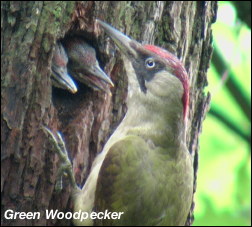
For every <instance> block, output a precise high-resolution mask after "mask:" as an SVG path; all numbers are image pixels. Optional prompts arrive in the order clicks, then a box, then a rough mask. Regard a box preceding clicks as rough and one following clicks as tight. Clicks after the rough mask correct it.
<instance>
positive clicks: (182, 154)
mask: <svg viewBox="0 0 252 227" xmlns="http://www.w3.org/2000/svg"><path fill="white" fill-rule="evenodd" d="M97 23H98V24H99V25H100V26H101V27H102V28H103V29H104V30H105V32H106V33H107V34H108V35H109V36H110V37H111V38H112V40H113V41H114V42H115V43H116V45H117V46H118V47H119V49H120V50H121V51H122V52H123V53H124V55H125V57H124V64H125V69H126V72H127V76H128V81H129V83H128V84H129V85H128V97H127V106H128V111H127V113H126V115H125V117H124V119H123V120H122V122H121V123H120V125H119V126H118V128H117V129H116V130H115V131H114V133H113V134H112V135H111V137H110V138H109V140H108V141H107V143H106V144H105V147H104V149H103V151H102V152H101V153H100V154H99V155H98V156H97V157H96V159H95V160H94V162H93V165H92V168H91V171H90V174H89V176H88V178H87V181H86V182H85V185H84V186H83V188H82V189H81V190H78V189H76V188H77V187H76V186H75V185H74V186H75V189H74V190H73V204H74V211H75V212H76V211H79V210H81V211H83V212H88V213H89V214H90V213H91V212H92V211H95V212H97V214H100V212H106V210H107V211H109V212H123V214H122V215H121V216H120V219H117V218H116V219H113V218H111V217H110V219H94V220H92V219H91V218H89V219H86V220H83V221H82V222H81V221H80V220H74V224H76V225H134V226H137V225H150V226H151V225H166V226H182V225H185V222H186V219H187V216H188V213H189V211H190V206H191V203H192V195H193V164H192V157H191V155H190V153H189V152H188V150H187V148H186V142H185V130H186V118H187V109H188V103H189V85H188V77H187V73H186V71H185V69H184V67H183V65H182V63H181V62H180V61H179V60H178V59H177V58H176V57H175V56H174V55H172V54H171V53H169V52H167V51H165V50H163V49H161V48H159V47H156V46H152V45H142V44H140V43H138V42H136V41H134V40H132V39H130V38H129V37H127V36H125V35H124V34H123V33H121V32H119V31H118V30H116V29H114V28H113V27H111V26H110V25H108V24H106V23H104V22H102V21H100V20H97ZM51 135H52V133H51ZM52 137H53V136H52ZM69 172H70V171H68V174H69ZM69 175H70V174H69ZM71 175H72V174H71ZM72 179H73V177H72Z"/></svg>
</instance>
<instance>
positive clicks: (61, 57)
mask: <svg viewBox="0 0 252 227" xmlns="http://www.w3.org/2000/svg"><path fill="white" fill-rule="evenodd" d="M67 63H68V57H67V55H66V52H65V49H64V47H63V46H62V44H61V43H60V42H57V43H56V46H55V50H54V53H53V58H52V84H53V85H54V86H55V87H59V88H62V89H66V90H69V91H70V92H72V93H76V92H77V87H76V85H75V83H74V81H73V79H72V78H71V77H70V76H69V74H68V72H67Z"/></svg>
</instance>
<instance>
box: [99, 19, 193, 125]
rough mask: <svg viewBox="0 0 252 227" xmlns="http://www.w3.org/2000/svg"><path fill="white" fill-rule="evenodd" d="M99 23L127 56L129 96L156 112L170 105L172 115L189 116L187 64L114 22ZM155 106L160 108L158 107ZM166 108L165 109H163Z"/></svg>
mask: <svg viewBox="0 0 252 227" xmlns="http://www.w3.org/2000/svg"><path fill="white" fill-rule="evenodd" d="M97 23H98V24H99V25H100V26H101V27H102V28H103V29H104V30H105V32H106V33H107V34H108V35H109V36H110V37H111V38H112V39H113V41H114V42H115V43H116V45H117V46H118V47H119V49H120V50H121V51H122V52H123V53H124V55H125V56H126V58H125V59H124V62H125V64H126V66H125V68H126V71H127V75H128V79H129V89H128V96H129V97H128V98H129V99H131V101H132V100H133V102H136V101H135V100H136V99H140V101H141V104H142V103H144V104H147V105H148V106H149V107H148V108H151V109H152V110H153V111H159V107H160V106H162V105H166V106H167V108H166V109H171V108H173V109H174V110H176V111H173V112H172V114H175V115H176V114H180V113H181V115H182V117H183V119H184V120H185V119H186V115H187V109H188V104H189V82H188V76H187V73H186V71H185V69H184V67H183V64H182V63H181V62H180V61H179V60H178V59H177V58H176V57H175V56H174V55H172V54H171V53H169V52H168V51H166V50H164V49H162V48H160V47H156V46H153V45H142V44H140V43H139V42H137V41H135V40H132V39H130V38H129V37H127V36H126V35H124V34H123V33H121V32H120V31H118V30H116V29H114V28H113V27H111V26H110V25H108V24H106V23H104V22H102V21H100V20H97ZM155 108H158V109H156V110H155ZM160 109H162V108H160Z"/></svg>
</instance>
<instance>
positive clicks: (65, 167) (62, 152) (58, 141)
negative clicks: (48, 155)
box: [42, 126, 77, 190]
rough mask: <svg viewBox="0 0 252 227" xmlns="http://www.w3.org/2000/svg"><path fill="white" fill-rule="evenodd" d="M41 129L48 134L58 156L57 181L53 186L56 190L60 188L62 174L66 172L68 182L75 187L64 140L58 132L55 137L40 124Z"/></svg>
mask: <svg viewBox="0 0 252 227" xmlns="http://www.w3.org/2000/svg"><path fill="white" fill-rule="evenodd" d="M42 129H43V131H44V132H45V133H46V134H47V135H48V138H49V141H50V143H51V144H52V145H53V147H54V148H55V151H56V152H57V154H58V156H59V158H60V162H61V164H60V168H59V169H58V173H57V181H56V185H55V188H56V190H61V189H62V176H63V174H65V173H66V174H67V176H68V178H69V180H70V183H71V185H72V187H73V188H77V184H76V182H75V178H74V174H73V169H72V163H71V161H70V159H69V157H68V152H67V149H66V146H65V142H64V140H63V138H62V136H61V134H60V133H59V132H57V137H56V136H55V135H54V134H53V132H52V131H51V130H50V129H48V128H47V127H45V126H42Z"/></svg>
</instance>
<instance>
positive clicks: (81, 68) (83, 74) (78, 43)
mask: <svg viewBox="0 0 252 227" xmlns="http://www.w3.org/2000/svg"><path fill="white" fill-rule="evenodd" d="M64 46H65V48H66V51H67V55H68V57H69V64H68V69H69V72H70V74H71V75H72V76H73V77H74V78H75V79H77V80H79V81H80V82H82V83H84V84H86V85H87V86H89V87H91V88H93V89H95V90H103V91H106V86H105V85H106V84H105V83H104V82H106V83H108V84H110V85H112V86H114V84H113V82H112V81H111V79H110V78H109V77H108V76H107V75H106V73H105V72H104V71H103V70H102V69H101V68H100V66H99V63H98V61H97V59H96V52H95V49H94V48H93V47H91V46H90V45H89V44H88V43H87V42H86V41H84V40H83V39H81V38H79V37H73V38H68V39H67V40H66V41H65V42H64Z"/></svg>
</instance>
